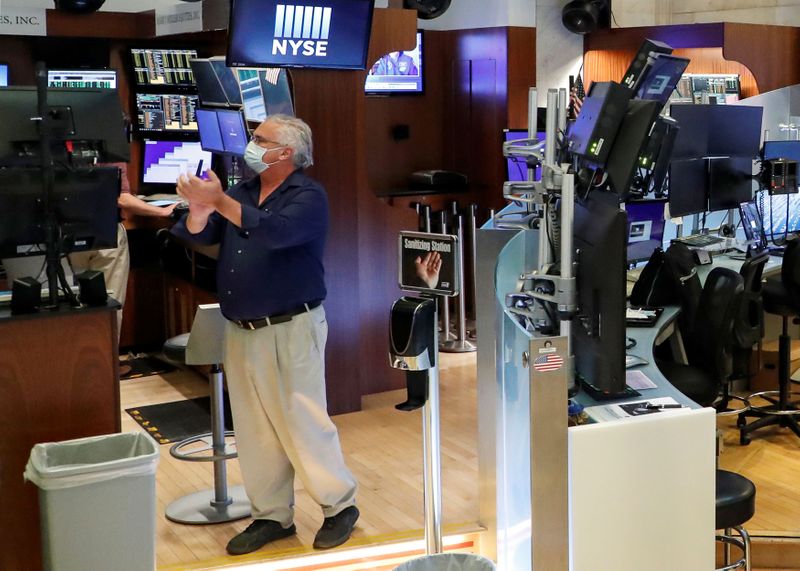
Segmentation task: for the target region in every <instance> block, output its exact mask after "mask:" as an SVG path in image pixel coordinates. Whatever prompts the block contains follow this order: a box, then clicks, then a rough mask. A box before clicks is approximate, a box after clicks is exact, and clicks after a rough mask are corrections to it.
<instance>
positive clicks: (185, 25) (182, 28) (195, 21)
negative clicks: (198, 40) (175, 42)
mask: <svg viewBox="0 0 800 571" xmlns="http://www.w3.org/2000/svg"><path fill="white" fill-rule="evenodd" d="M202 31H203V4H202V3H197V4H178V5H177V6H167V7H163V6H158V7H156V36H167V35H170V34H187V33H191V32H202Z"/></svg>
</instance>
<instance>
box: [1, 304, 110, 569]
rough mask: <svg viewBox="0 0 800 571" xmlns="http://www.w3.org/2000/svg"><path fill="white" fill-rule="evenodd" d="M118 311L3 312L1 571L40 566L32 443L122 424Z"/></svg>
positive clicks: (105, 431)
mask: <svg viewBox="0 0 800 571" xmlns="http://www.w3.org/2000/svg"><path fill="white" fill-rule="evenodd" d="M116 332H117V327H116V310H114V309H105V308H103V309H98V310H89V311H77V312H76V311H63V312H57V313H52V314H40V315H37V316H36V317H34V318H29V317H28V318H13V317H9V316H8V315H7V311H6V314H4V315H3V316H2V317H0V497H1V498H3V509H2V510H0V569H8V570H12V569H20V570H22V569H24V570H26V571H37V570H38V569H40V568H41V558H40V555H41V545H40V535H39V504H38V500H37V489H36V486H34V485H33V484H30V483H27V484H26V483H23V479H22V474H23V471H24V469H25V464H26V463H27V460H28V456H29V455H30V451H31V448H32V447H33V445H34V444H36V443H38V442H58V441H62V440H69V439H72V438H80V437H83V436H93V435H97V434H108V433H112V432H118V431H119V429H120V417H119V383H118V374H117V370H118V367H117V359H116V354H117V343H116V339H117V335H116Z"/></svg>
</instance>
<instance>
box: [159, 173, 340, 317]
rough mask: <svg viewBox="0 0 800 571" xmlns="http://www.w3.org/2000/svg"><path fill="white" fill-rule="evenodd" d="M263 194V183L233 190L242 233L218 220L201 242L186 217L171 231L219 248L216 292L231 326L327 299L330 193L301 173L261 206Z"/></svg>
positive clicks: (248, 183) (214, 217)
mask: <svg viewBox="0 0 800 571" xmlns="http://www.w3.org/2000/svg"><path fill="white" fill-rule="evenodd" d="M260 192H261V182H260V179H259V178H258V177H255V178H253V179H250V180H247V181H243V182H241V183H239V184H237V185H236V186H234V187H232V188H231V189H229V190H228V195H229V196H230V197H231V198H233V199H234V200H236V201H237V202H240V203H241V204H242V227H241V228H239V227H237V226H236V225H234V224H232V223H230V222H229V221H228V220H226V219H225V218H223V217H222V216H221V215H220V214H219V213H217V212H215V213H214V214H212V215H211V216H210V217H209V219H208V224H207V225H206V227H205V228H204V229H203V230H202V231H201V232H198V233H197V234H192V233H191V232H189V230H188V229H187V228H186V217H184V218H183V219H181V220H180V221H179V222H178V223H177V224H175V226H173V228H172V232H173V234H175V235H176V236H180V237H182V238H184V239H186V240H189V241H191V242H195V243H198V244H204V245H210V244H216V243H219V244H220V252H219V260H218V262H217V291H218V293H219V304H220V309H221V310H222V314H223V315H224V316H225V317H227V318H228V319H233V320H237V319H258V318H260V317H266V316H270V315H281V314H284V313H287V312H289V311H291V310H293V309H296V308H298V307H299V306H302V305H303V304H304V303H310V302H313V301H322V300H323V299H324V298H325V293H326V292H325V270H324V268H323V265H322V254H323V251H324V249H325V236H326V234H327V231H328V197H327V195H326V193H325V190H324V189H323V188H322V186H321V185H320V184H319V183H318V182H316V181H315V180H313V179H311V178H309V177H307V176H306V175H305V174H303V172H302V170H296V171H294V172H293V173H292V174H291V175H289V177H287V179H286V180H285V181H283V183H282V184H281V185H280V186H279V187H278V188H277V189H275V190H274V191H273V192H272V193H271V194H270V195H269V196H268V197H267V198H266V200H264V202H262V203H261V204H259V203H258V197H259V193H260Z"/></svg>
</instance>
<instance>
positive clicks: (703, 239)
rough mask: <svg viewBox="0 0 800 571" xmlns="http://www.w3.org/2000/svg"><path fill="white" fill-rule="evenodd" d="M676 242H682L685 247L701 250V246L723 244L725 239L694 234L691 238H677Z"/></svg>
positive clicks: (710, 235)
mask: <svg viewBox="0 0 800 571" xmlns="http://www.w3.org/2000/svg"><path fill="white" fill-rule="evenodd" d="M677 241H678V242H683V243H684V244H686V245H687V246H694V247H696V248H702V247H703V246H712V245H714V244H719V243H720V242H724V241H725V238H722V237H720V236H714V235H712V234H694V235H693V236H686V237H685V238H678V239H677Z"/></svg>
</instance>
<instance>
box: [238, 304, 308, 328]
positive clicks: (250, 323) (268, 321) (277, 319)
mask: <svg viewBox="0 0 800 571" xmlns="http://www.w3.org/2000/svg"><path fill="white" fill-rule="evenodd" d="M321 304H322V302H321V301H312V302H311V303H304V304H303V305H301V306H300V307H298V308H296V309H293V310H291V311H289V312H287V313H282V314H280V315H269V316H267V317H259V318H258V319H231V323H233V324H234V325H236V326H238V327H241V328H242V329H249V330H251V331H252V330H254V329H261V328H262V327H266V326H267V325H277V324H278V323H286V322H287V321H291V320H292V317H295V316H296V315H300V314H301V313H305V312H307V311H311V310H312V309H314V308H315V307H319V306H320V305H321Z"/></svg>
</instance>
